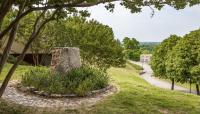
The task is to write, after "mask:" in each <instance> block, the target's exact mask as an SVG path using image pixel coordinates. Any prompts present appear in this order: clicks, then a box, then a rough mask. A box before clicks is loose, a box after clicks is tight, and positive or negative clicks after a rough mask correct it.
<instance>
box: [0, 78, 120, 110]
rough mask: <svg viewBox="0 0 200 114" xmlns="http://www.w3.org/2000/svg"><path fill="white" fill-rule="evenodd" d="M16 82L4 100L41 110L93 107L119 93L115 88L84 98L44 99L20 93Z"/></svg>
mask: <svg viewBox="0 0 200 114" xmlns="http://www.w3.org/2000/svg"><path fill="white" fill-rule="evenodd" d="M14 84H16V82H15V81H12V82H10V83H9V86H8V87H7V88H6V91H5V93H4V94H3V97H2V98H3V99H5V100H7V101H11V102H14V103H16V104H22V105H24V106H31V107H41V108H52V107H54V108H65V109H66V108H67V109H76V108H80V107H88V106H93V105H94V104H96V103H97V102H98V101H100V100H102V99H103V98H105V97H106V96H108V95H111V94H113V93H115V92H116V91H117V89H116V88H115V87H114V88H112V89H111V90H107V91H106V92H105V93H102V94H99V95H96V96H91V97H83V98H57V99H56V98H44V97H40V96H36V95H30V94H26V93H22V92H19V91H18V90H17V89H16V88H15V87H14Z"/></svg>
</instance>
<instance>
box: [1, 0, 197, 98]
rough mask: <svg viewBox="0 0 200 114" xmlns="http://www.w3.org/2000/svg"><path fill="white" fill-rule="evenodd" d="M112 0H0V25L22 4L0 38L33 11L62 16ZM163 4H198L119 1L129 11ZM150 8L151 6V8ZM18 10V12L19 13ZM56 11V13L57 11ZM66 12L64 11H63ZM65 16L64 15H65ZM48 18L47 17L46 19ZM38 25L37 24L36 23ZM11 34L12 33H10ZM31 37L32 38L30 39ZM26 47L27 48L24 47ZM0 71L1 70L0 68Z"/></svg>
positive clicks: (110, 7)
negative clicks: (47, 11) (80, 8)
mask: <svg viewBox="0 0 200 114" xmlns="http://www.w3.org/2000/svg"><path fill="white" fill-rule="evenodd" d="M112 1H115V0H92V1H91V0H74V1H71V0H45V1H44V0H1V1H0V25H1V23H3V21H4V18H5V16H6V15H7V14H8V12H9V11H10V9H11V8H12V7H14V8H16V9H20V8H19V7H21V6H23V9H22V10H18V14H19V15H17V16H14V17H13V20H12V21H11V22H10V23H9V24H8V26H7V27H5V29H3V30H1V32H0V40H2V39H3V37H4V36H5V35H6V34H7V33H8V32H9V31H11V30H12V32H13V33H16V32H15V31H16V30H17V29H15V28H17V27H16V26H17V25H18V23H19V22H20V20H21V19H22V18H23V17H25V16H26V15H28V14H29V13H31V12H34V11H39V12H40V11H42V12H43V11H46V10H49V11H57V12H58V10H59V11H61V12H62V13H61V12H60V15H59V16H58V17H63V14H64V12H67V14H70V13H71V12H78V11H77V10H76V9H75V7H90V6H94V5H97V4H100V3H106V2H108V5H106V8H107V9H108V10H110V11H113V9H114V5H113V4H112V3H111V2H112ZM165 4H167V5H170V6H172V7H174V8H176V9H183V8H185V7H186V6H193V5H196V4H199V1H198V0H192V1H183V0H167V1H165V0H150V1H146V0H137V1H128V0H123V1H121V5H123V6H125V7H126V8H128V9H130V10H131V12H133V13H134V12H141V10H142V7H143V6H149V7H152V6H154V7H155V8H157V9H161V8H162V7H163V6H164V5H165ZM151 9H152V8H151ZM19 12H20V13H19ZM57 12H56V13H57ZM82 13H85V12H84V11H82ZM65 14H66V13H65ZM65 16H66V15H65ZM38 20H39V19H36V20H35V22H37V23H38ZM47 20H48V19H47ZM44 22H45V23H44V24H41V25H42V26H39V29H38V28H37V27H36V26H35V29H33V30H34V31H33V34H31V35H30V36H31V37H30V40H29V41H30V42H29V41H28V42H27V44H26V46H25V48H24V51H23V53H26V51H27V49H28V48H29V46H30V44H31V43H32V41H34V39H35V38H36V36H37V35H38V34H39V33H40V30H41V29H42V27H43V25H45V24H46V23H47V22H46V21H44ZM36 25H38V24H36ZM11 35H12V34H11ZM13 36H14V37H9V39H8V40H9V41H13V39H15V35H13ZM32 39H33V40H32ZM11 45H12V43H9V42H8V43H7V46H6V47H10V46H11ZM26 48H27V49H26ZM9 51H10V48H6V50H4V52H9ZM23 53H22V54H21V57H19V60H18V61H21V60H22V59H23V55H24V54H23ZM3 56H5V57H4V58H7V56H8V54H7V53H4V54H3ZM6 60H7V59H1V61H2V62H1V63H3V64H4V63H5V62H6ZM18 61H17V62H16V64H14V65H13V67H17V66H18ZM3 66H4V65H2V66H1V67H0V69H3ZM15 69H16V68H11V70H10V72H9V73H8V75H7V76H6V79H5V81H4V82H5V83H4V84H3V85H2V86H3V87H2V88H1V89H0V93H1V94H0V97H1V96H2V94H3V92H4V90H5V87H6V86H7V83H8V81H9V80H10V77H11V76H12V74H13V72H14V71H15ZM0 71H1V70H0Z"/></svg>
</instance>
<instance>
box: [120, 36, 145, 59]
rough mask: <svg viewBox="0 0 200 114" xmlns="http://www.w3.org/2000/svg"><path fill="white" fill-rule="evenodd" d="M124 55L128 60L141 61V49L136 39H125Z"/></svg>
mask: <svg viewBox="0 0 200 114" xmlns="http://www.w3.org/2000/svg"><path fill="white" fill-rule="evenodd" d="M123 46H124V53H125V56H126V58H127V59H130V60H134V61H139V60H140V54H141V51H140V47H139V42H138V41H137V40H136V39H135V38H128V37H125V38H124V39H123Z"/></svg>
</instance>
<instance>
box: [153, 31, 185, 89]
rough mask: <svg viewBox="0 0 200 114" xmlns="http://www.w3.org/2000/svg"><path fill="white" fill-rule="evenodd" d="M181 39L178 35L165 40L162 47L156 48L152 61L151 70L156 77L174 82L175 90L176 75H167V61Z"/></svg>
mask: <svg viewBox="0 0 200 114" xmlns="http://www.w3.org/2000/svg"><path fill="white" fill-rule="evenodd" d="M180 39H181V38H180V37H178V36H176V35H171V36H170V37H169V38H167V39H165V40H164V41H163V42H162V43H161V44H160V45H158V46H157V47H156V49H155V50H154V53H153V55H152V59H151V68H152V70H153V72H154V75H155V76H156V77H159V78H165V79H166V78H168V79H170V80H171V81H172V87H171V89H172V90H174V82H175V80H174V77H173V76H174V75H169V74H167V73H166V63H168V62H166V60H167V58H168V57H167V55H168V53H170V51H171V50H172V48H173V47H174V46H176V44H177V42H178V41H179V40H180Z"/></svg>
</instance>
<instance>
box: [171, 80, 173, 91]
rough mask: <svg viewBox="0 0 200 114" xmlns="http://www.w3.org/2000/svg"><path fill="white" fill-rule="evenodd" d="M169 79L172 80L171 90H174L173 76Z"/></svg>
mask: <svg viewBox="0 0 200 114" xmlns="http://www.w3.org/2000/svg"><path fill="white" fill-rule="evenodd" d="M171 81H172V86H171V90H174V78H173V79H171Z"/></svg>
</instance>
